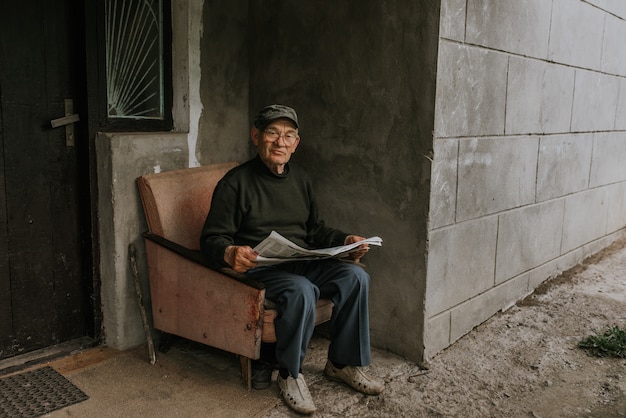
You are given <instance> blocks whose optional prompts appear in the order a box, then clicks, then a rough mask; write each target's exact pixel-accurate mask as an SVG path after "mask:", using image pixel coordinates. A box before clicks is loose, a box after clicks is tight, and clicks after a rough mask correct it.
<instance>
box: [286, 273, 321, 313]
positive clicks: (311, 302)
mask: <svg viewBox="0 0 626 418" xmlns="http://www.w3.org/2000/svg"><path fill="white" fill-rule="evenodd" d="M286 293H287V294H286V295H285V296H286V299H287V301H288V302H289V303H291V304H298V305H301V306H302V309H303V310H304V311H310V310H315V305H316V304H317V299H318V298H319V294H320V291H319V289H318V287H317V286H315V285H314V284H313V283H311V282H310V281H309V280H307V279H304V278H303V279H300V280H294V281H293V283H292V285H291V286H290V289H289V291H288V292H286Z"/></svg>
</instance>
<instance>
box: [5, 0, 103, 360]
mask: <svg viewBox="0 0 626 418" xmlns="http://www.w3.org/2000/svg"><path fill="white" fill-rule="evenodd" d="M82 8H83V5H82V2H81V1H75V0H54V1H50V0H31V1H28V2H26V1H3V2H2V3H1V5H0V97H1V102H0V359H1V358H6V357H11V356H15V355H17V354H22V353H26V352H29V351H33V350H36V349H39V348H44V347H49V346H51V345H55V344H58V343H61V342H66V341H69V340H73V339H76V338H79V337H83V336H85V335H86V334H87V331H86V330H87V329H89V326H90V324H89V321H90V319H89V318H91V317H92V315H93V313H91V312H89V308H88V307H89V300H88V299H89V289H90V283H91V281H92V276H93V275H92V273H91V270H92V266H91V263H90V259H91V256H90V254H91V253H90V248H91V246H90V244H89V236H90V226H89V225H90V215H89V213H90V210H89V205H90V197H89V182H88V178H89V174H88V173H89V167H88V161H89V158H88V149H87V148H88V142H87V137H86V135H87V134H86V132H87V129H86V126H85V121H86V120H87V117H86V114H85V113H84V112H85V111H86V110H85V103H86V91H87V89H86V86H85V56H84V55H85V47H84V41H83V40H84V30H83V28H84V25H83V22H84V20H85V19H84V11H83V10H82ZM65 99H72V100H73V103H74V112H75V113H77V114H79V116H80V117H81V119H82V120H81V121H79V122H78V123H76V124H74V128H75V134H74V139H75V146H72V145H71V143H67V142H66V131H65V128H64V127H59V128H56V129H53V128H52V126H51V120H52V119H57V118H61V117H63V116H65V110H64V101H65Z"/></svg>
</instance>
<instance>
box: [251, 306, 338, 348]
mask: <svg viewBox="0 0 626 418" xmlns="http://www.w3.org/2000/svg"><path fill="white" fill-rule="evenodd" d="M275 306H276V304H275V303H274V302H272V301H268V300H267V299H266V300H265V312H264V314H263V333H262V335H261V340H262V341H263V342H264V343H275V342H276V331H275V330H274V319H276V314H277V312H276V309H275V308H274V307H275ZM333 307H334V305H333V303H332V302H331V301H330V300H329V299H320V300H318V301H317V305H316V307H315V325H319V324H322V323H324V322H326V321H329V320H330V317H331V316H332V314H333Z"/></svg>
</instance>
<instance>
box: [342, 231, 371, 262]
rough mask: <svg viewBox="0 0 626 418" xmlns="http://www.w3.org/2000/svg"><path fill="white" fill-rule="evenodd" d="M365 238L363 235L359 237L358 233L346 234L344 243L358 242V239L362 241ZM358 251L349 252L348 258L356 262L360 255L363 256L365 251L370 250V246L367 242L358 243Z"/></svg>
mask: <svg viewBox="0 0 626 418" xmlns="http://www.w3.org/2000/svg"><path fill="white" fill-rule="evenodd" d="M364 239H365V237H361V236H358V235H348V236H347V237H346V239H345V241H344V245H348V244H352V243H355V242H359V241H363V240H364ZM358 248H359V250H358V251H354V252H352V253H350V255H349V258H350V259H352V260H354V261H356V262H358V261H359V260H360V259H361V257H363V256H364V255H365V253H366V252H368V251H369V250H370V246H369V245H367V244H363V245H360V246H359V247H358Z"/></svg>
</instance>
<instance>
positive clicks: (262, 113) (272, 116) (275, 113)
mask: <svg viewBox="0 0 626 418" xmlns="http://www.w3.org/2000/svg"><path fill="white" fill-rule="evenodd" d="M280 118H286V119H289V120H290V121H292V122H293V123H294V124H295V125H296V128H299V126H298V115H297V114H296V111H295V110H293V109H292V108H290V107H289V106H284V105H279V104H273V105H269V106H265V107H264V108H263V109H261V110H259V113H257V115H256V117H255V118H254V126H255V127H256V128H258V129H262V128H265V127H266V126H267V125H269V124H270V122H272V121H274V120H276V119H280Z"/></svg>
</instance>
